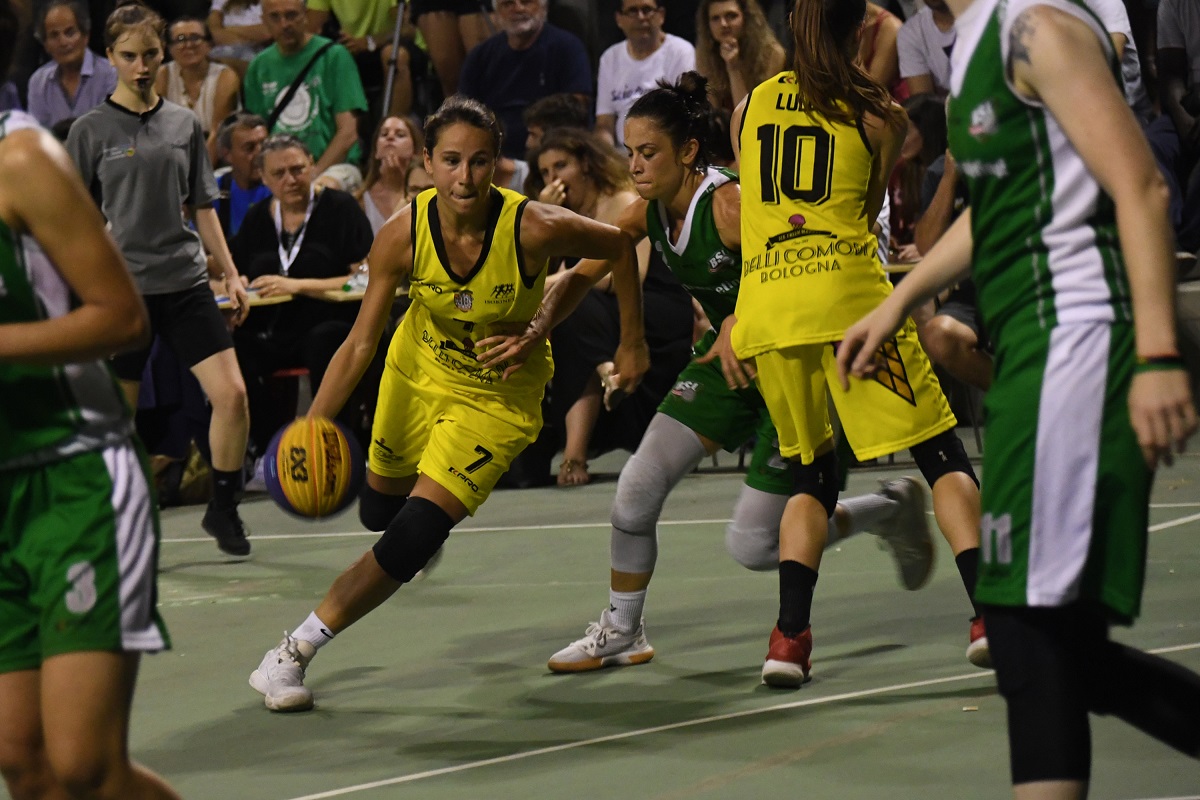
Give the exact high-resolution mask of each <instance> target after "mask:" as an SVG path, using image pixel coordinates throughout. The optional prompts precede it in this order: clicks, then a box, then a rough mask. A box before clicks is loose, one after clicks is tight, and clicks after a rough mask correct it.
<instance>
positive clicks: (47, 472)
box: [0, 0, 178, 800]
mask: <svg viewBox="0 0 1200 800" xmlns="http://www.w3.org/2000/svg"><path fill="white" fill-rule="evenodd" d="M13 12H14V9H13V8H12V7H11V6H10V5H9V2H8V0H0V75H4V74H7V72H8V63H7V62H8V61H9V57H10V56H11V54H12V53H13V52H14V51H15V49H16V44H17V42H18V41H19V39H18V36H17V30H18V27H17V25H16V18H15V15H14V13H13ZM34 186H36V187H37V191H30V187H34ZM0 286H3V287H4V291H3V292H2V293H0V497H3V498H4V500H3V502H2V504H0V553H3V556H2V557H0V773H2V774H3V776H4V781H5V783H6V785H7V787H8V794H9V795H10V796H11V797H13V798H14V800H25V799H26V798H48V797H56V798H59V797H84V796H86V797H105V798H109V797H111V798H117V797H145V798H155V799H156V800H159V799H161V800H168V799H169V798H176V799H177V798H178V795H176V794H175V792H173V791H172V790H171V789H170V787H168V786H167V785H166V783H164V782H163V781H162V779H161V778H159V777H157V776H156V775H154V774H152V773H150V772H149V771H147V770H146V769H144V768H142V767H140V766H138V765H136V764H133V763H131V762H130V760H129V750H128V733H129V713H130V705H131V701H132V698H133V686H134V681H135V677H136V675H137V668H138V660H139V657H140V655H141V653H142V652H146V651H156V650H163V649H165V648H166V647H168V646H169V641H168V638H167V631H166V627H165V626H164V625H163V624H162V620H161V619H159V616H158V612H157V610H156V609H155V596H156V592H155V578H156V576H155V568H156V566H157V561H158V559H157V551H158V519H157V515H156V514H155V512H154V505H153V499H152V497H153V495H152V493H151V489H150V478H149V477H148V473H147V470H146V466H145V465H146V461H145V455H144V453H143V452H142V450H141V448H140V446H138V445H137V443H136V442H135V440H134V438H133V424H132V420H131V419H130V414H129V410H128V408H127V407H126V406H125V403H124V401H123V400H122V399H121V396H120V390H119V389H118V388H117V387H116V385H115V384H114V383H113V379H112V375H111V373H110V372H109V371H108V368H107V367H106V366H105V364H104V362H103V360H102V359H104V358H106V357H108V356H109V355H111V354H112V353H113V352H115V351H117V350H121V349H125V348H129V347H136V346H139V345H140V344H142V343H143V342H145V341H146V339H147V338H148V323H147V320H146V310H145V308H144V306H143V305H142V303H141V301H140V299H139V298H138V294H137V289H136V288H135V287H134V285H133V281H132V280H131V279H130V277H129V272H128V269H127V268H126V266H125V264H124V262H123V260H122V258H121V254H120V252H119V251H118V250H117V248H116V246H115V245H114V243H113V241H112V239H110V238H109V237H108V236H107V235H106V234H105V232H104V220H103V219H102V218H101V217H100V214H99V213H97V211H96V207H95V204H94V203H93V202H92V199H91V197H89V196H88V193H87V190H86V189H85V188H84V186H83V184H82V183H81V182H80V180H79V177H78V176H77V175H76V174H75V168H74V166H73V165H72V164H71V160H70V158H69V157H68V156H67V154H66V152H65V151H64V150H63V149H62V147H61V146H59V145H58V143H57V142H55V140H54V139H53V137H51V136H50V134H49V133H46V132H44V131H40V130H38V128H37V123H36V122H35V121H34V120H33V117H31V116H29V115H27V114H24V113H23V112H20V111H13V112H8V113H5V114H0ZM67 365H70V366H67Z"/></svg>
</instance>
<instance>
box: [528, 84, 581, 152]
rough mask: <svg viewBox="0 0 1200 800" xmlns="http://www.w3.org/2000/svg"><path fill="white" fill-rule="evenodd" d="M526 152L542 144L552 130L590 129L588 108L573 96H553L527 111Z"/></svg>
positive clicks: (538, 102) (535, 104)
mask: <svg viewBox="0 0 1200 800" xmlns="http://www.w3.org/2000/svg"><path fill="white" fill-rule="evenodd" d="M521 116H522V118H523V119H524V120H525V150H526V151H529V150H533V149H534V148H536V147H537V146H538V145H540V144H541V143H542V137H543V136H545V135H546V131H548V130H551V129H552V128H588V127H590V123H591V119H590V116H589V114H588V108H587V106H585V105H584V104H583V103H581V102H580V100H579V98H578V97H577V96H575V95H573V94H566V93H563V94H552V95H550V96H549V97H543V98H542V99H541V100H538V101H537V102H536V103H534V104H533V105H531V106H530V107H529V108H527V109H525V112H524V113H523V114H522V115H521Z"/></svg>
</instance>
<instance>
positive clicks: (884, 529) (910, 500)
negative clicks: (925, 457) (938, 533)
mask: <svg viewBox="0 0 1200 800" xmlns="http://www.w3.org/2000/svg"><path fill="white" fill-rule="evenodd" d="M879 492H880V494H882V495H884V496H885V497H889V498H891V499H892V500H895V501H896V503H897V504H898V506H897V508H896V511H895V513H893V514H892V517H891V519H889V520H888V521H887V523H886V524H884V525H882V526H880V531H879V539H880V541H882V542H883V543H884V545H886V546H887V548H888V549H889V550H891V551H892V557H893V558H895V559H896V567H897V568H898V569H899V570H900V582H901V583H902V584H904V588H905V589H909V590H913V589H920V588H921V587H922V586H924V585H925V584H926V582H927V581H928V580H929V576H930V575H932V574H933V554H934V549H933V538H932V537H931V536H930V535H929V517H928V516H927V515H926V513H925V509H926V502H925V487H924V486H922V485H921V484H920V483H919V482H918V481H917V480H916V479H914V478H909V477H907V476H906V477H903V478H897V479H896V480H892V481H884V482H883V483H882V485H881V486H880V488H879Z"/></svg>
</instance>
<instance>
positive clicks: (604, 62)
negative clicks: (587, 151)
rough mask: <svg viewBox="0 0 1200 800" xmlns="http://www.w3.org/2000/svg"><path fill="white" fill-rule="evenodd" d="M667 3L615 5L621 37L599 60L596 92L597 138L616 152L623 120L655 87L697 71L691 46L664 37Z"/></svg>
mask: <svg viewBox="0 0 1200 800" xmlns="http://www.w3.org/2000/svg"><path fill="white" fill-rule="evenodd" d="M665 6H666V0H617V14H616V17H617V26H618V27H619V28H620V29H621V32H622V33H624V34H625V41H624V42H617V43H616V44H614V45H613V46H612V47H610V48H608V49H607V50H605V51H604V55H602V56H600V69H599V71H598V74H597V78H596V80H597V86H596V133H598V134H599V135H600V137H601V138H603V139H604V140H605V141H606V142H608V143H609V144H612V145H616V146H617V147H618V148H619V147H621V145H622V144H623V143H624V141H625V115H626V114H628V113H629V109H630V107H632V106H633V103H634V101H635V100H637V99H638V98H639V97H641V96H642V95H644V94H645V93H646V92H648V91H650V90H651V89H654V88H655V87H656V86H657V85H658V81H660V80H662V81H667V82H669V83H673V82H674V81H675V80H676V79H678V78H679V76H680V75H682V74H683V73H685V72H687V71H688V70H690V69H693V68H694V67H695V66H696V50H695V48H693V47H692V45H691V44H689V43H688V42H685V41H684V40H683V39H680V38H679V37H678V36H672V35H671V34H669V33H664V32H663V20H664V19H665V17H666V10H665Z"/></svg>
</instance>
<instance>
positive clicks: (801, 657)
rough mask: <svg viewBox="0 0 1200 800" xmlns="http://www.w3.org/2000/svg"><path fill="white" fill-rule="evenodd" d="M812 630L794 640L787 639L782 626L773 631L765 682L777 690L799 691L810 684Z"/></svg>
mask: <svg viewBox="0 0 1200 800" xmlns="http://www.w3.org/2000/svg"><path fill="white" fill-rule="evenodd" d="M812 647H813V642H812V626H811V625H810V626H809V627H807V628H805V629H804V630H803V631H802V632H800V633H798V634H796V635H795V636H784V635H783V633H782V631H780V630H779V626H778V625H776V626H775V630H773V631H771V642H770V644H769V645H768V647H767V660H766V662H765V663H763V669H762V682H763V683H765V684H766V685H767V686H771V687H774V688H776V689H799V688H800V687H801V686H802V685H803V684H805V683H808V681H809V680H811V674H810V673H811V672H812V659H811V656H812Z"/></svg>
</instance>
